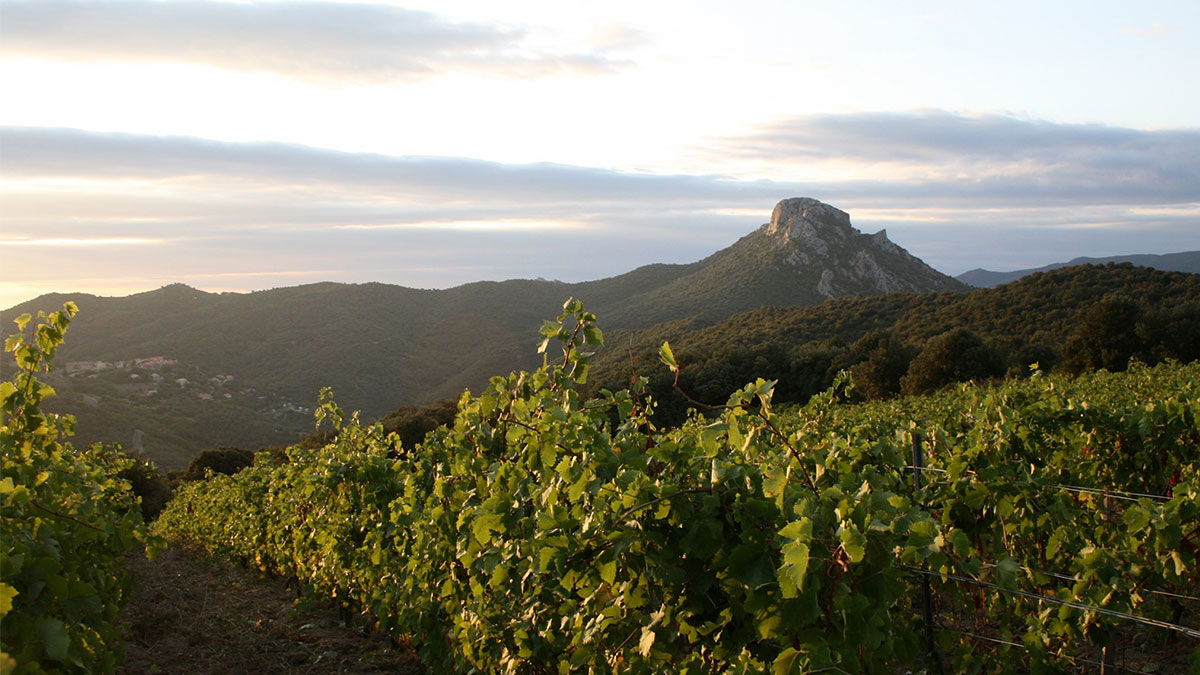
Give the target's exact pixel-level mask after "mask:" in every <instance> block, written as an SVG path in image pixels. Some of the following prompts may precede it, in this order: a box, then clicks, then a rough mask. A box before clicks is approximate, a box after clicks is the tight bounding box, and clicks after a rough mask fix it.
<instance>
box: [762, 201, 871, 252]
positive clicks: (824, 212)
mask: <svg viewBox="0 0 1200 675" xmlns="http://www.w3.org/2000/svg"><path fill="white" fill-rule="evenodd" d="M848 229H852V228H851V227H850V214H848V213H846V212H845V211H843V210H841V209H838V208H835V207H832V206H830V205H828V204H826V203H824V202H820V201H817V200H816V199H811V198H809V197H793V198H791V199H785V200H783V201H781V202H779V203H778V204H776V205H775V210H774V211H773V212H771V223H770V225H768V226H767V234H768V235H772V236H776V237H779V238H780V239H782V240H783V241H790V240H792V239H807V238H809V237H811V236H813V235H816V236H817V237H818V238H820V237H826V236H829V235H833V236H835V237H844V236H845V234H846V230H848Z"/></svg>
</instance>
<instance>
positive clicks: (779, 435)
mask: <svg viewBox="0 0 1200 675" xmlns="http://www.w3.org/2000/svg"><path fill="white" fill-rule="evenodd" d="M682 371H683V368H677V369H676V370H675V383H674V384H673V385H672V387H673V388H674V389H675V391H677V392H679V395H680V396H683V398H685V399H687V402H688V403H691V404H692V405H695V406H699V407H701V408H704V409H706V410H734V409H739V408H740V409H742V410H748V411H750V412H752V413H754V414H755V415H756V416H757V417H758V418H759V419H761V420H762V421H763V423H764V424H766V425H767V428H768V429H770V431H771V433H773V434H775V437H776V438H778V439H779V440H780V442H782V443H783V445H784V446H785V447H787V449H788V452H790V453H791V455H792V458H793V459H795V460H796V465H797V466H799V467H800V473H801V475H802V476H803V477H804V482H805V484H806V485H807V487H808V489H809V490H811V491H812V493H813V494H817V484H816V483H815V482H814V481H813V479H812V476H811V475H809V473H808V469H807V468H805V466H804V461H803V459H802V457H801V455H800V451H799V450H797V449H796V446H794V445H792V443H791V441H789V440H788V439H787V436H786V435H785V434H784V433H783V432H782V431H780V430H779V427H777V426H775V423H774V422H772V421H771V418H770V417H769V416H767V414H766V413H765V412H764V411H763V410H762V409H761V408H757V409H756V408H747V407H745V406H742V405H711V404H708V403H703V402H701V401H697V400H696V399H694V398H692V397H691V396H688V393H687V392H686V391H684V390H683V388H682V387H680V386H679V373H680V372H682Z"/></svg>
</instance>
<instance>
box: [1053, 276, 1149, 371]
mask: <svg viewBox="0 0 1200 675" xmlns="http://www.w3.org/2000/svg"><path fill="white" fill-rule="evenodd" d="M1144 315H1145V308H1144V307H1143V306H1142V304H1141V303H1139V302H1137V301H1135V300H1132V299H1130V298H1129V297H1127V296H1124V295H1109V296H1106V297H1105V298H1104V299H1103V300H1101V301H1100V302H1098V303H1096V304H1094V305H1092V306H1091V307H1088V308H1087V309H1084V310H1083V311H1081V312H1080V314H1079V319H1078V327H1077V328H1076V329H1075V332H1074V333H1072V334H1071V336H1070V337H1069V338H1067V344H1066V346H1065V347H1064V348H1063V367H1064V368H1065V369H1066V370H1067V371H1069V372H1073V373H1081V372H1084V371H1088V370H1099V369H1101V368H1103V369H1106V370H1110V371H1114V372H1115V371H1120V370H1125V367H1126V366H1127V365H1128V364H1129V359H1130V358H1131V357H1134V356H1141V357H1142V358H1143V360H1145V357H1146V356H1147V355H1148V354H1147V353H1146V339H1145V337H1144V336H1143V335H1141V334H1139V330H1138V327H1139V324H1140V323H1141V322H1142V318H1143V316H1144Z"/></svg>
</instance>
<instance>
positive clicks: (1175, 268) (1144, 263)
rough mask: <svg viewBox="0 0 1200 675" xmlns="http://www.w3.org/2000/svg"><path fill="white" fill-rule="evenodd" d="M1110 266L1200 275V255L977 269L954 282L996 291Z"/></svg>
mask: <svg viewBox="0 0 1200 675" xmlns="http://www.w3.org/2000/svg"><path fill="white" fill-rule="evenodd" d="M1110 262H1111V263H1132V264H1134V265H1137V266H1140V267H1150V268H1153V269H1156V270H1162V271H1164V272H1187V273H1189V274H1200V251H1180V252H1178V253H1162V254H1155V253H1134V254H1129V255H1116V256H1108V257H1105V258H1091V257H1087V256H1079V257H1077V258H1072V259H1071V260H1070V261H1068V262H1057V263H1051V264H1049V265H1043V266H1041V267H1030V268H1028V269H1021V270H1013V271H1011V272H996V271H993V270H985V269H983V268H979V267H977V268H975V269H973V270H968V271H966V272H963V273H962V274H959V275H957V276H956V277H954V278H955V279H957V280H958V281H961V282H963V283H964V284H967V285H968V286H972V287H975V288H995V287H996V286H999V285H1001V284H1007V283H1010V282H1013V281H1016V280H1018V279H1021V278H1023V277H1026V276H1029V275H1030V274H1035V273H1037V272H1049V271H1051V270H1056V269H1062V268H1063V267H1077V266H1079V265H1105V264H1108V263H1110Z"/></svg>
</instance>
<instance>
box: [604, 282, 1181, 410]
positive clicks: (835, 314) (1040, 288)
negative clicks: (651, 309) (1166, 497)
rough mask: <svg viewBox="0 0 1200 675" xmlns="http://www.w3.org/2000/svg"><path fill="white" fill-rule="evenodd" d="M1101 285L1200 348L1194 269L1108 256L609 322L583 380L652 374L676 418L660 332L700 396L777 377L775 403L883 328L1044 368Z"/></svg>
mask: <svg viewBox="0 0 1200 675" xmlns="http://www.w3.org/2000/svg"><path fill="white" fill-rule="evenodd" d="M1106 296H1121V297H1124V298H1129V299H1132V300H1133V301H1135V302H1137V303H1139V304H1140V305H1141V306H1142V307H1143V308H1144V311H1145V314H1146V316H1147V318H1150V319H1156V320H1157V321H1156V324H1157V326H1158V327H1159V328H1160V329H1162V330H1165V331H1168V332H1172V331H1173V332H1176V333H1178V335H1177V336H1176V337H1175V338H1173V339H1174V341H1175V342H1177V343H1183V344H1186V345H1190V347H1188V349H1190V350H1191V351H1196V350H1198V349H1200V345H1198V344H1197V343H1200V275H1196V274H1186V273H1180V272H1166V271H1161V270H1155V269H1150V268H1147V267H1136V266H1134V265H1132V264H1129V263H1123V264H1113V263H1110V264H1107V265H1082V266H1078V267H1069V268H1061V269H1056V270H1051V271H1048V272H1039V273H1035V274H1031V275H1029V276H1027V277H1024V278H1022V279H1020V280H1018V281H1015V282H1012V283H1009V284H1006V285H1003V286H998V287H996V288H989V289H977V290H974V291H971V292H968V293H955V292H940V293H895V294H890V295H874V296H858V297H843V298H838V299H836V300H830V301H829V302H825V303H822V304H820V305H814V306H809V307H790V308H781V307H763V308H759V309H755V310H752V311H749V312H745V313H742V314H738V315H735V316H732V317H730V318H728V319H725V320H722V321H719V322H716V323H711V324H706V323H704V322H700V321H694V320H683V321H676V322H673V323H669V324H662V325H659V326H655V327H653V328H651V329H648V330H643V331H637V332H630V333H626V332H623V331H614V332H613V333H610V335H609V338H610V340H609V341H610V343H611V344H612V345H614V347H613V348H612V349H608V350H606V351H603V352H601V353H600V355H599V356H598V359H597V361H596V363H594V364H593V367H592V377H591V382H590V386H591V387H593V388H594V389H600V388H609V389H615V388H619V387H623V386H626V385H627V383H628V382H629V379H630V376H631V375H634V374H636V375H639V376H646V377H649V378H650V382H651V388H650V391H651V393H652V395H653V396H654V398H655V399H656V400H657V401H658V402H659V404H660V406H662V407H664V408H666V409H668V410H672V414H673V415H675V417H673V418H670V419H668V420H667V421H668V422H672V421H675V420H676V419H677V416H678V415H679V414H682V409H683V408H684V407H685V406H684V401H683V399H682V398H681V397H680V396H679V395H678V394H677V393H675V392H674V391H672V384H673V380H674V375H673V374H672V373H671V372H669V371H668V370H667V369H666V368H664V367H663V366H661V365H660V364H659V362H658V347H659V346H660V345H661V344H662V342H663V341H664V340H666V341H669V342H670V343H671V346H672V350H673V352H674V354H675V356H676V358H677V359H678V361H679V363H681V364H682V365H683V366H684V368H683V372H682V374H681V376H680V378H679V383H680V386H681V387H682V388H683V389H684V390H685V391H687V392H688V393H689V395H691V396H693V397H694V398H696V399H697V400H699V401H702V402H705V403H709V404H719V403H724V402H725V399H726V398H727V397H728V395H729V394H730V393H731V392H732V391H734V390H735V389H736V388H738V387H740V386H742V385H743V384H745V383H746V382H749V381H752V380H753V379H754V378H756V377H763V378H766V379H774V380H777V381H778V384H777V386H776V401H777V402H801V401H805V400H807V398H808V397H809V396H811V395H812V394H814V393H817V392H820V391H823V390H825V389H826V388H828V387H829V385H830V384H831V383H832V381H833V377H834V375H835V374H836V373H837V372H838V371H839V370H841V369H846V368H850V367H851V366H853V365H854V364H855V363H857V362H859V361H860V360H862V359H863V358H864V357H865V355H863V354H860V353H858V352H857V351H856V346H855V343H856V342H857V341H859V340H860V339H862V338H864V337H865V336H867V335H868V334H870V333H872V332H873V331H881V330H887V331H889V332H890V333H891V334H892V335H894V336H895V337H896V338H897V339H898V340H899V341H901V342H903V343H906V344H908V345H910V346H912V347H913V348H914V349H919V348H920V347H921V346H923V345H924V344H925V343H926V342H927V341H928V340H929V339H930V338H933V337H934V336H937V335H940V334H942V333H945V332H947V331H950V330H953V329H957V328H965V329H967V330H970V331H972V332H973V333H975V334H977V335H979V336H980V337H982V338H983V339H984V340H986V341H987V342H988V343H989V344H990V345H992V346H993V347H994V348H995V349H996V350H997V351H998V352H999V354H1000V356H1001V357H1002V359H1003V360H1004V361H1005V363H1006V365H1007V366H1008V367H1009V368H1010V369H1011V370H1012V371H1013V372H1016V373H1020V372H1028V371H1027V369H1026V367H1027V366H1028V364H1029V363H1031V362H1034V361H1037V362H1040V364H1041V367H1042V368H1044V369H1049V368H1052V367H1053V365H1054V364H1055V363H1056V362H1057V361H1058V360H1059V359H1060V357H1061V356H1062V354H1063V351H1064V346H1065V345H1066V343H1067V342H1068V339H1069V337H1070V336H1071V335H1072V333H1073V332H1074V331H1075V330H1076V328H1077V327H1078V325H1079V317H1080V315H1081V313H1083V312H1085V311H1086V310H1088V309H1090V308H1091V307H1092V306H1093V305H1095V304H1096V303H1098V302H1100V301H1101V300H1103V299H1104V298H1105V297H1106ZM1191 358H1194V357H1191Z"/></svg>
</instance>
